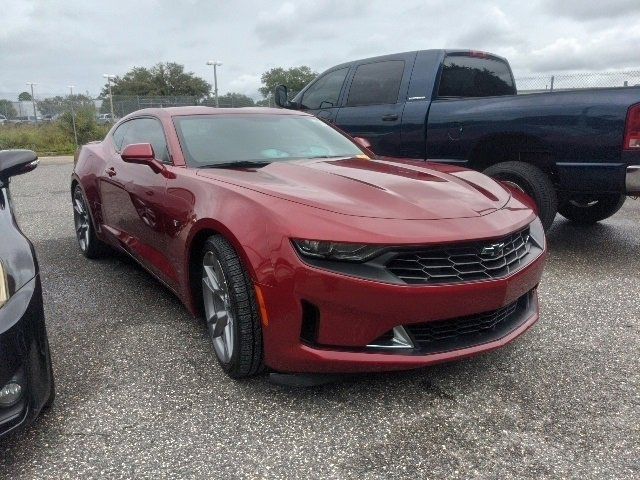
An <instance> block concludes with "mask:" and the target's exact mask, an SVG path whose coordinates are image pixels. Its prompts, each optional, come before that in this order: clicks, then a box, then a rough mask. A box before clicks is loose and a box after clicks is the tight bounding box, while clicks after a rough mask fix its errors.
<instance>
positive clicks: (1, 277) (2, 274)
mask: <svg viewBox="0 0 640 480" xmlns="http://www.w3.org/2000/svg"><path fill="white" fill-rule="evenodd" d="M7 300H9V281H8V278H7V271H6V270H5V268H4V265H3V264H2V261H1V260H0V308H2V306H3V305H4V304H5V303H7Z"/></svg>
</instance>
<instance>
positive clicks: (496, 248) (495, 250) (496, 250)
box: [481, 243, 504, 258]
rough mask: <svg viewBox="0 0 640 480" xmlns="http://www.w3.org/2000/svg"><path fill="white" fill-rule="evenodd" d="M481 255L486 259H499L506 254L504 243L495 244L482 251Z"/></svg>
mask: <svg viewBox="0 0 640 480" xmlns="http://www.w3.org/2000/svg"><path fill="white" fill-rule="evenodd" d="M481 254H482V255H483V256H485V257H491V258H497V257H501V256H502V255H503V254H504V243H494V244H493V245H490V246H488V247H484V248H483V249H482V252H481Z"/></svg>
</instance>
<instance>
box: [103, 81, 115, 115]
mask: <svg viewBox="0 0 640 480" xmlns="http://www.w3.org/2000/svg"><path fill="white" fill-rule="evenodd" d="M102 76H103V77H104V78H106V79H107V84H108V85H109V103H110V104H111V121H112V122H115V119H116V117H115V115H114V114H113V93H111V80H112V79H114V78H116V76H115V75H110V74H108V73H105V74H103V75H102Z"/></svg>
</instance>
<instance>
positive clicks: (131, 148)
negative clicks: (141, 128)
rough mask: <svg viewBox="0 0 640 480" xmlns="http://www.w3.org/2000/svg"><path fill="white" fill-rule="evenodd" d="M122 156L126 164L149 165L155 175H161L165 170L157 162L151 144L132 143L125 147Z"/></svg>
mask: <svg viewBox="0 0 640 480" xmlns="http://www.w3.org/2000/svg"><path fill="white" fill-rule="evenodd" d="M120 156H121V157H122V161H124V162H127V163H137V164H139V165H147V166H148V167H149V168H151V170H153V171H154V172H155V173H160V172H162V171H163V170H164V165H162V163H160V162H159V161H158V160H156V155H155V153H154V152H153V147H152V146H151V144H150V143H132V144H130V145H127V146H126V147H124V150H122V153H121V154H120Z"/></svg>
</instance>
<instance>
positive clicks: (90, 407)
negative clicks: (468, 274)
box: [0, 162, 640, 479]
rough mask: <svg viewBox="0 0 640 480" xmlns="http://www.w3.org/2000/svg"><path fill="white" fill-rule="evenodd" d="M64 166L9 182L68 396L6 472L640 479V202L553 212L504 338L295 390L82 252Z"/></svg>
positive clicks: (7, 451) (157, 291)
mask: <svg viewBox="0 0 640 480" xmlns="http://www.w3.org/2000/svg"><path fill="white" fill-rule="evenodd" d="M70 172H71V166H70V165H68V164H66V165H65V164H60V162H56V163H51V164H49V165H47V164H45V165H42V166H41V167H40V168H38V169H37V170H36V171H35V172H33V173H32V174H29V175H26V176H24V177H19V178H16V179H15V181H14V183H13V185H12V187H13V198H14V203H15V206H16V210H17V213H18V217H19V221H20V223H21V225H22V227H23V229H24V230H25V232H26V233H27V235H29V236H30V237H31V239H32V240H33V242H34V244H35V247H36V250H37V252H38V255H39V259H40V263H41V270H42V277H43V284H44V296H45V307H46V313H47V322H48V328H49V336H50V341H51V348H52V353H53V360H54V367H55V373H56V377H57V385H58V397H57V400H56V404H55V406H54V408H53V409H52V410H51V411H50V412H49V413H47V414H46V415H43V416H42V417H41V418H40V419H39V420H38V421H37V422H36V423H35V424H34V425H33V426H32V427H30V428H29V429H27V430H26V431H24V432H23V433H22V435H20V436H19V437H16V438H12V439H10V441H8V442H4V443H2V444H0V477H2V478H8V479H22V478H55V479H66V478H100V477H101V478H134V477H135V478H224V479H233V478H297V479H307V478H309V479H313V478H335V479H352V478H353V479H368V478H385V479H386V478H389V479H394V478H420V479H424V478H465V479H467V478H500V479H506V478H581V479H585V478H594V479H596V478H597V479H603V478H615V479H622V478H639V477H640V429H639V425H640V421H639V420H640V408H639V407H640V395H639V393H640V388H639V382H638V380H639V372H640V362H639V360H638V352H639V349H638V345H639V344H640V343H639V340H640V338H639V334H638V325H639V323H640V278H639V276H638V274H639V272H640V253H639V252H640V202H638V201H628V202H627V204H626V205H625V207H624V208H623V210H622V211H621V212H620V213H619V214H618V215H616V216H615V217H613V218H611V219H609V220H608V221H605V222H603V223H602V224H600V225H596V226H593V227H589V228H578V227H576V226H573V225H571V224H569V223H568V222H565V221H563V220H558V221H557V222H556V224H555V226H554V228H553V230H552V232H551V233H550V235H549V243H550V250H551V258H550V261H549V264H548V268H547V271H546V274H545V277H544V280H543V284H542V286H541V290H540V294H541V305H542V320H541V321H540V322H539V323H538V325H537V326H535V327H534V328H533V329H532V330H531V331H529V332H528V333H527V334H526V335H524V336H523V337H521V338H520V339H519V340H517V341H516V342H515V343H513V344H511V345H510V346H508V347H506V348H503V349H501V350H499V351H496V352H493V353H491V354H487V355H484V356H480V357H476V358H474V359H470V360H465V361H460V362H457V363H453V364H448V365H443V366H438V367H433V368H427V369H423V370H418V371H412V372H406V373H396V374H384V375H383V374H376V375H364V376H359V377H354V378H348V379H345V380H344V381H342V382H340V383H335V384H330V385H324V386H321V387H314V388H307V389H289V388H285V387H281V386H278V385H274V384H272V383H270V382H269V381H268V379H267V377H260V378H255V379H252V380H249V381H243V382H236V381H233V380H230V379H228V378H227V377H225V376H224V375H223V374H222V373H221V371H220V369H219V368H218V367H217V365H216V362H215V360H214V358H213V354H212V349H211V348H210V345H209V342H208V340H207V336H206V330H205V328H204V326H203V325H201V324H200V323H198V322H197V321H196V320H194V319H193V318H191V317H190V316H189V315H188V314H187V312H186V310H185V309H184V308H183V307H182V305H181V304H180V303H179V302H178V300H177V299H176V298H175V297H173V296H172V295H171V294H170V293H169V292H168V291H167V290H165V289H164V288H163V287H161V286H160V285H159V284H158V283H157V282H156V281H154V280H153V279H152V278H151V277H150V276H149V275H147V274H146V273H145V272H144V271H142V270H141V269H140V268H139V267H137V266H136V265H134V264H133V263H132V262H130V261H128V260H127V259H125V258H122V257H114V258H110V259H105V260H101V261H88V260H85V259H84V258H83V257H82V256H81V254H80V252H79V251H78V248H77V247H76V243H75V239H74V237H73V228H72V220H71V218H72V214H71V207H70V201H69V193H68V183H69V174H70ZM0 241H1V239H0Z"/></svg>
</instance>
